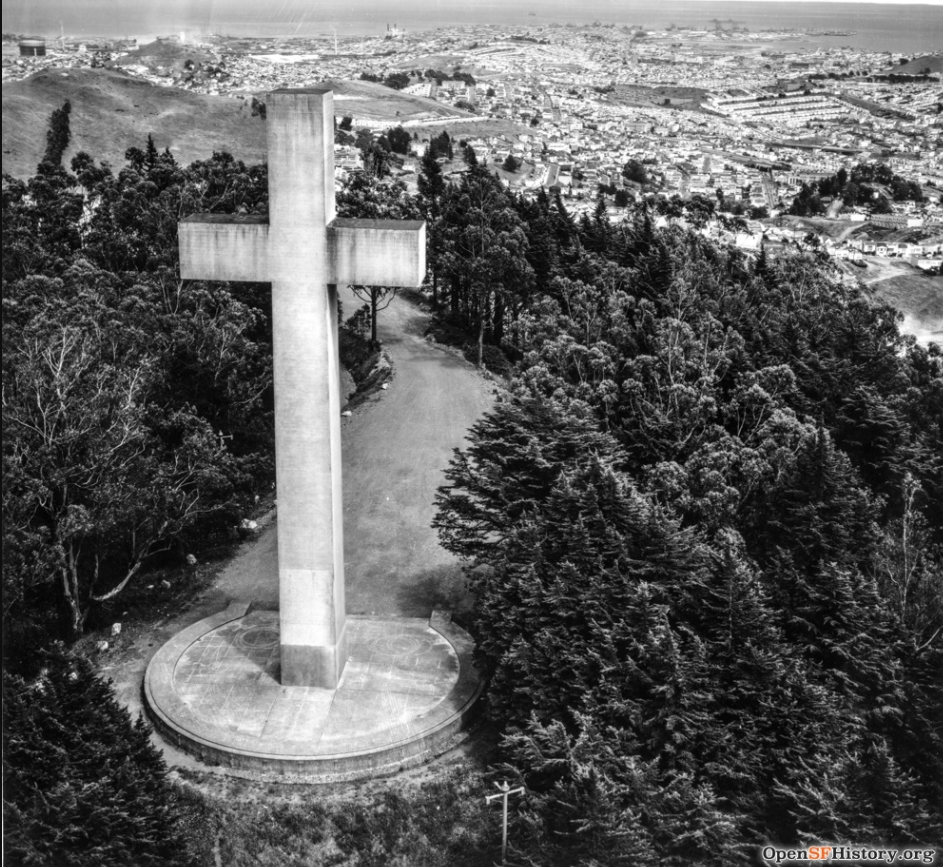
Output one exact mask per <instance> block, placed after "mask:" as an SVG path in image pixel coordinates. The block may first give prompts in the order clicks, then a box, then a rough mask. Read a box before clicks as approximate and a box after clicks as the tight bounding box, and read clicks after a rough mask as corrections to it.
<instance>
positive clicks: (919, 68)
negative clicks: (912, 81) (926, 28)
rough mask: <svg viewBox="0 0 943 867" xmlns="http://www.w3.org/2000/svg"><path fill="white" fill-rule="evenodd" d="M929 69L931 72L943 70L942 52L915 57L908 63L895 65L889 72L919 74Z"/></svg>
mask: <svg viewBox="0 0 943 867" xmlns="http://www.w3.org/2000/svg"><path fill="white" fill-rule="evenodd" d="M927 69H929V70H930V72H931V73H940V72H943V54H928V55H927V56H926V57H917V58H915V59H914V60H911V61H910V63H903V64H901V65H900V66H895V67H894V68H893V69H892V70H890V71H891V73H894V74H897V73H903V74H904V75H920V74H921V73H922V72H924V71H925V70H927Z"/></svg>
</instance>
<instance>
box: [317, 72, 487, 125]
mask: <svg viewBox="0 0 943 867" xmlns="http://www.w3.org/2000/svg"><path fill="white" fill-rule="evenodd" d="M327 83H328V84H331V85H332V86H333V87H334V114H335V115H337V117H343V116H344V115H350V116H351V117H353V118H364V119H365V120H384V121H389V123H390V124H391V125H394V126H395V125H396V124H398V123H405V122H406V121H409V120H416V121H426V120H428V121H430V122H432V121H436V120H440V119H441V118H443V117H455V116H459V117H472V116H473V115H472V114H471V113H470V112H467V111H462V110H461V109H458V108H454V107H453V106H451V105H446V104H445V103H443V102H437V101H436V100H434V99H428V98H427V97H425V96H412V95H410V94H408V93H403V92H402V91H401V90H392V89H391V88H389V87H385V86H384V85H382V84H375V83H374V82H372V81H340V80H331V81H328V82H327Z"/></svg>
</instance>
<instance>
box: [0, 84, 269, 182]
mask: <svg viewBox="0 0 943 867" xmlns="http://www.w3.org/2000/svg"><path fill="white" fill-rule="evenodd" d="M66 100H69V101H70V102H71V103H72V116H71V118H70V121H71V128H72V142H71V144H70V145H69V149H68V150H67V151H66V154H65V159H64V163H65V164H68V161H69V160H71V158H72V157H73V156H74V155H75V154H76V153H78V152H79V151H83V150H84V151H87V152H88V153H89V154H91V155H92V156H93V157H95V159H96V160H108V161H109V162H110V163H111V164H112V165H113V166H120V165H123V163H124V152H125V151H126V150H127V149H128V148H129V147H132V146H137V147H143V146H144V144H145V143H146V141H147V136H148V134H149V133H150V134H151V135H153V137H154V142H155V144H156V145H157V147H158V148H159V149H161V150H163V149H164V148H165V147H169V148H170V150H171V151H172V152H173V154H174V156H175V157H176V158H177V160H178V161H180V162H182V163H190V162H192V161H193V160H197V159H206V158H207V157H210V156H212V154H213V151H214V150H217V151H219V150H225V151H228V152H229V153H231V154H232V155H233V156H235V157H236V158H237V159H241V160H245V161H246V162H261V161H262V160H263V159H264V158H265V123H264V122H263V121H262V120H260V119H259V118H258V117H252V114H251V108H250V106H249V105H248V104H247V103H246V102H245V101H243V100H241V99H228V98H225V97H220V96H204V95H201V94H197V93H192V92H190V91H185V90H177V89H174V88H169V87H157V86H155V85H152V84H149V83H148V82H146V81H142V80H140V79H137V78H132V77H131V76H129V75H127V74H125V73H122V72H119V71H112V70H106V69H70V70H59V69H48V70H45V71H43V72H38V73H36V75H33V76H31V77H30V78H27V79H25V80H23V81H16V82H5V83H4V84H3V160H2V165H3V171H4V172H8V173H9V174H11V175H13V176H14V177H20V178H25V177H29V176H30V175H31V174H33V172H34V171H35V170H36V163H37V162H38V161H39V159H40V157H41V156H42V154H43V151H44V150H45V147H46V130H47V129H48V127H49V116H50V114H51V113H52V111H53V110H54V109H56V108H60V107H61V106H62V104H63V103H64V102H65V101H66Z"/></svg>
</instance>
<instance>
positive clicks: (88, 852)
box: [3, 649, 199, 867]
mask: <svg viewBox="0 0 943 867" xmlns="http://www.w3.org/2000/svg"><path fill="white" fill-rule="evenodd" d="M3 716H4V737H3V813H4V852H5V855H6V859H5V860H6V861H8V862H9V863H10V864H11V865H24V867H25V865H31V867H33V865H35V867H40V865H43V867H126V865H128V864H134V865H140V867H188V865H194V867H195V865H196V864H197V863H199V862H198V859H197V854H196V849H197V841H196V840H195V838H191V837H190V836H189V835H188V831H187V829H188V828H189V829H191V830H198V828H195V827H194V822H195V821H197V822H198V818H199V817H194V816H193V815H191V814H189V813H187V812H186V811H183V810H182V809H181V807H180V805H179V804H178V801H177V798H176V796H175V794H174V791H173V789H172V787H171V785H170V784H169V782H168V781H167V769H166V766H165V765H164V761H163V759H162V758H161V756H160V754H159V753H158V752H157V750H156V749H155V748H154V746H153V745H152V744H151V742H150V735H149V730H148V727H147V726H146V725H145V723H144V721H143V719H140V718H139V719H138V720H137V722H132V721H131V718H130V716H129V714H128V712H127V711H126V710H125V709H124V708H123V707H121V706H120V705H119V704H118V702H117V701H116V699H115V697H114V693H113V691H112V689H111V686H110V685H109V684H108V683H106V682H105V681H104V680H103V679H102V678H101V677H100V676H99V675H97V674H96V673H95V672H94V670H93V669H92V666H91V664H90V663H89V662H88V661H87V660H86V659H84V658H83V657H81V656H74V655H71V654H68V653H65V652H64V651H62V650H61V649H60V650H54V651H52V652H51V653H50V654H49V656H48V658H47V659H46V661H45V666H44V668H43V670H42V671H41V673H40V675H39V676H38V677H37V678H36V679H35V680H33V681H31V682H30V681H26V680H24V679H22V678H20V677H17V676H14V675H10V674H8V673H7V672H4V673H3Z"/></svg>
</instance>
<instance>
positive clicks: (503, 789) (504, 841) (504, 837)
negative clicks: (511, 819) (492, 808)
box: [485, 780, 524, 864]
mask: <svg viewBox="0 0 943 867" xmlns="http://www.w3.org/2000/svg"><path fill="white" fill-rule="evenodd" d="M495 785H496V786H497V787H498V792H499V793H500V794H497V795H485V800H486V801H493V800H494V799H495V798H503V799H504V803H503V805H502V806H503V816H502V821H501V863H502V864H504V859H505V857H506V856H507V850H508V796H509V795H520V794H521V793H522V792H523V791H524V787H523V786H520V787H518V788H516V789H512V788H511V787H510V786H509V785H508V784H507V780H505V781H504V782H503V783H497V782H496V783H495Z"/></svg>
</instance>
